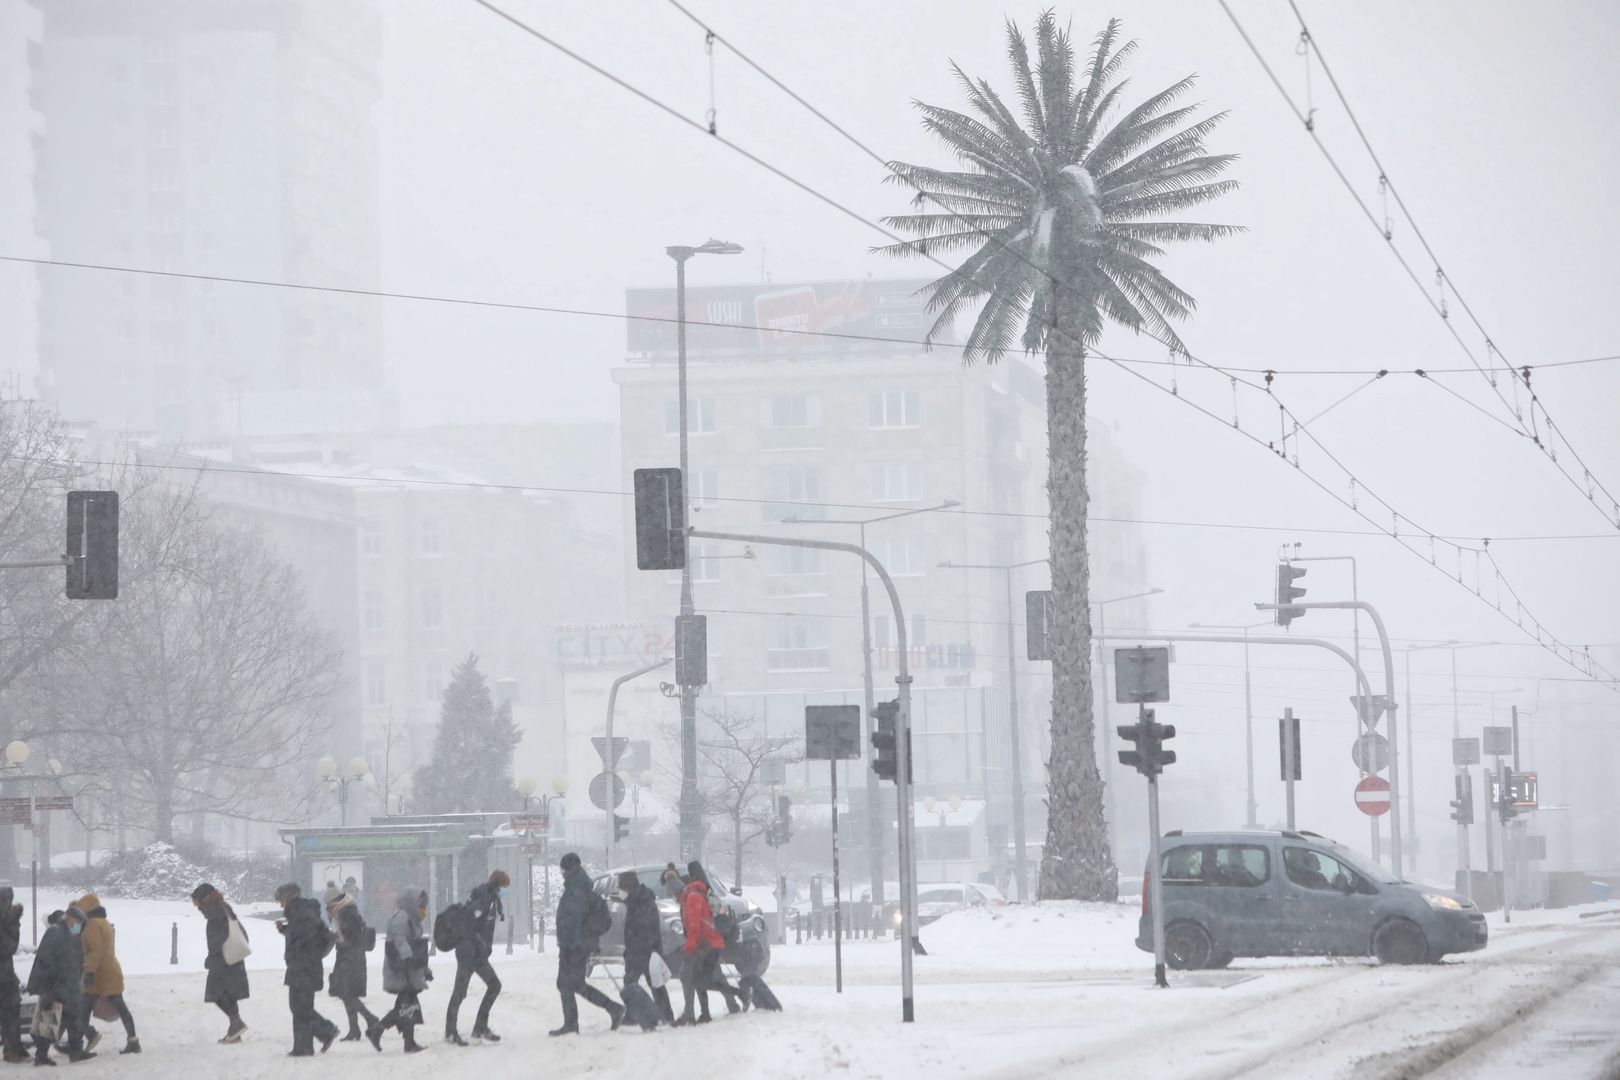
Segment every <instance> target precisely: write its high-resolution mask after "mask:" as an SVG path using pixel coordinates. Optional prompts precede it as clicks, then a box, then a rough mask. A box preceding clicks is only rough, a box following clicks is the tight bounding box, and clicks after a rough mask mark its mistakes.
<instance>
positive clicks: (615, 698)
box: [602, 657, 685, 870]
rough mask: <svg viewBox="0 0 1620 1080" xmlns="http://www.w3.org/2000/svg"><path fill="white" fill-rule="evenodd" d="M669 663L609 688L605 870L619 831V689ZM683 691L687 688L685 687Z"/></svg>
mask: <svg viewBox="0 0 1620 1080" xmlns="http://www.w3.org/2000/svg"><path fill="white" fill-rule="evenodd" d="M667 663H669V658H668V657H665V658H664V659H662V660H660V661H658V663H656V664H648V665H647V666H646V667H643V668H637V669H636V670H635V671H632V672H629V673H627V674H624V675H620V676H619V677H618V678H617V679H614V680H613V685H612V686H610V687H609V688H608V700H607V753H605V754H603V755H602V756H603V757H604V758H606V759H608V760H606V761H604V762H603V763H602V764H603V771H604V772H606V773H607V792H606V794H605V796H604V798H603V799H602V813H603V814H605V815H606V816H607V842H606V844H605V845H604V846H603V856H604V862H603V866H602V869H603V870H611V869H613V842H614V841H615V840H617V839H618V837H617V836H616V835H614V834H615V833H617V832H618V831H619V828H618V822H616V821H614V820H613V818H614V813H613V812H614V811H615V810H617V809H618V806H617V805H616V804H615V803H614V801H613V793H614V791H615V790H617V785H616V784H615V783H614V781H615V780H617V779H618V777H619V755H618V754H616V753H614V752H613V712H614V707H615V706H617V705H618V703H619V687H621V686H623V685H624V684H625V683H627V682H629V681H630V680H631V679H635V678H639V677H640V676H642V675H645V674H647V673H648V672H649V671H657V670H658V669H659V668H661V667H663V666H664V665H665V664H667ZM682 689H685V688H684V687H683V688H682Z"/></svg>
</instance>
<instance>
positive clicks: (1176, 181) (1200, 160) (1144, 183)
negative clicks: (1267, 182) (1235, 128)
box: [1099, 154, 1237, 213]
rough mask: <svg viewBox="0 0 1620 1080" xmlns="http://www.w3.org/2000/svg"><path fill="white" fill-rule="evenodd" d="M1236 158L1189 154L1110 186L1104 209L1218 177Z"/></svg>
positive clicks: (1231, 155)
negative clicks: (1138, 176)
mask: <svg viewBox="0 0 1620 1080" xmlns="http://www.w3.org/2000/svg"><path fill="white" fill-rule="evenodd" d="M1236 160H1237V155H1236V154H1208V155H1205V156H1203V157H1195V158H1189V159H1187V160H1186V161H1179V162H1176V163H1175V164H1173V165H1169V166H1166V167H1164V168H1159V169H1154V170H1153V171H1151V172H1147V173H1145V174H1144V175H1143V178H1142V179H1140V180H1137V181H1135V182H1133V183H1128V184H1124V185H1121V186H1120V187H1111V188H1108V189H1106V190H1105V191H1103V193H1102V195H1101V197H1100V200H1099V201H1101V202H1102V204H1103V210H1104V212H1105V213H1106V212H1108V211H1109V210H1110V209H1111V208H1112V207H1113V205H1114V204H1115V203H1118V202H1120V201H1122V200H1124V199H1134V198H1137V197H1139V196H1141V195H1159V194H1163V193H1164V192H1167V191H1179V190H1181V189H1183V188H1188V187H1191V186H1192V185H1193V184H1197V183H1206V182H1208V181H1210V180H1214V179H1215V178H1217V177H1218V176H1220V175H1221V174H1222V173H1224V172H1225V171H1226V169H1227V167H1228V166H1230V165H1231V164H1232V162H1234V161H1236Z"/></svg>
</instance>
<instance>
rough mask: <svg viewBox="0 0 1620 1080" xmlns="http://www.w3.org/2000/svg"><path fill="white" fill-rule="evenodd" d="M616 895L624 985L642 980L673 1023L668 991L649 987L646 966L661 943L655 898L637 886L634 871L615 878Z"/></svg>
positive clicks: (657, 987)
mask: <svg viewBox="0 0 1620 1080" xmlns="http://www.w3.org/2000/svg"><path fill="white" fill-rule="evenodd" d="M619 896H620V898H622V899H623V901H624V985H626V986H634V985H635V984H636V983H638V982H639V981H641V980H642V979H646V980H647V985H648V986H649V987H651V988H652V996H653V1000H654V1001H655V1002H657V1004H658V1011H659V1012H661V1013H663V1015H664V1020H665V1021H666V1022H668V1023H671V1024H673V1023H674V1022H675V1010H674V1008H673V1007H671V1005H670V1003H669V989H668V988H667V987H663V986H653V985H652V976H651V975H650V974H649V972H648V966H649V964H651V962H652V958H653V954H654V953H656V952H659V950H660V949H661V948H662V947H663V944H664V920H663V919H662V918H661V917H660V916H659V914H658V896H657V894H655V893H654V892H653V891H652V890H651V889H649V888H648V887H647V886H645V885H643V884H642V883H641V878H639V877H637V876H636V872H635V871H634V870H626V871H624V873H622V874H620V875H619Z"/></svg>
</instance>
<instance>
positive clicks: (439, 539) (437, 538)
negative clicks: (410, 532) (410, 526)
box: [417, 518, 444, 556]
mask: <svg viewBox="0 0 1620 1080" xmlns="http://www.w3.org/2000/svg"><path fill="white" fill-rule="evenodd" d="M418 539H419V544H418V547H417V550H418V551H420V552H421V553H422V554H423V555H427V556H434V555H443V554H444V535H443V533H441V532H440V531H439V519H438V518H423V519H422V524H421V532H420V534H419V538H418Z"/></svg>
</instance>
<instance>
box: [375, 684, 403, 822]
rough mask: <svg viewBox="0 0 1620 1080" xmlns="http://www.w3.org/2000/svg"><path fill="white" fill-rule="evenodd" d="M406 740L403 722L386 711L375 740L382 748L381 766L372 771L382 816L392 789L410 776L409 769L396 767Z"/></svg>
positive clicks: (385, 810) (389, 802)
mask: <svg viewBox="0 0 1620 1080" xmlns="http://www.w3.org/2000/svg"><path fill="white" fill-rule="evenodd" d="M405 741H406V732H405V724H404V722H403V721H401V720H400V718H399V717H398V716H397V715H395V713H394V711H393V710H392V709H390V710H389V711H388V719H386V720H384V721H383V722H382V724H380V725H379V726H378V728H377V742H378V744H379V747H380V749H381V750H382V767H381V768H380V769H377V770H375V771H374V772H373V774H372V775H373V777H374V778H375V780H376V784H377V794H378V795H380V796H381V797H382V804H383V816H384V817H387V816H388V808H389V806H391V805H392V804H393V797H394V789H395V788H398V787H402V786H404V784H405V781H407V780H408V779H409V778H410V770H408V769H405V768H401V767H397V766H396V762H397V761H398V759H399V757H400V755H401V754H402V753H403V752H404V749H405Z"/></svg>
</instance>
